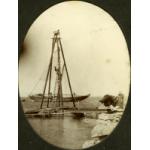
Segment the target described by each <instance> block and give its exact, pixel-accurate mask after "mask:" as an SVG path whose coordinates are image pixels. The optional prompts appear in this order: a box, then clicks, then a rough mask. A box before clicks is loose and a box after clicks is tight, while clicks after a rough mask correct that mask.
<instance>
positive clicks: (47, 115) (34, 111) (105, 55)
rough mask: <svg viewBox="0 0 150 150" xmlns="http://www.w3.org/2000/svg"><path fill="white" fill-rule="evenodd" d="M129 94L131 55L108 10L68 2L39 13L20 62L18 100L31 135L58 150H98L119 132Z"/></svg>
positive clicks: (23, 46) (29, 33)
mask: <svg viewBox="0 0 150 150" xmlns="http://www.w3.org/2000/svg"><path fill="white" fill-rule="evenodd" d="M129 92H130V56H129V52H128V46H127V42H126V39H125V37H124V34H123V32H122V30H121V28H120V27H119V25H118V23H117V21H116V20H115V19H114V18H113V17H112V16H111V15H110V14H109V13H108V12H107V11H105V10H104V9H102V8H100V7H98V6H96V5H93V4H91V3H87V2H83V1H65V2H61V3H58V4H56V5H54V6H52V7H49V8H48V9H47V10H45V11H44V12H43V13H42V14H40V15H39V16H38V17H37V18H36V20H35V21H34V22H33V24H32V25H31V26H30V28H29V30H28V32H27V33H26V36H25V39H24V42H23V43H22V52H21V54H20V58H19V96H20V101H21V106H22V109H23V111H24V115H25V117H26V119H27V121H28V122H29V124H30V126H31V128H32V129H33V131H34V132H35V133H36V134H37V136H39V137H40V138H41V139H43V140H44V141H45V142H47V143H49V144H51V145H54V146H56V147H58V148H62V149H69V150H80V149H86V148H90V147H92V146H95V145H97V144H99V143H101V142H102V141H104V140H105V139H106V138H109V135H110V134H111V133H112V132H113V131H114V130H115V128H116V127H117V125H118V124H119V121H120V120H121V118H122V115H123V114H124V111H125V109H126V105H127V103H128V96H129Z"/></svg>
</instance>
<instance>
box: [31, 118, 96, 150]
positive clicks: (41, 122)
mask: <svg viewBox="0 0 150 150" xmlns="http://www.w3.org/2000/svg"><path fill="white" fill-rule="evenodd" d="M29 122H30V123H31V125H32V127H33V128H34V130H35V131H36V132H37V133H38V134H39V135H40V136H41V137H42V138H43V139H45V140H46V141H47V142H49V143H50V144H53V145H56V146H58V147H61V148H67V149H81V148H82V145H83V143H84V142H85V141H86V140H88V139H89V138H90V135H91V129H92V127H93V126H94V125H95V120H94V119H88V120H87V119H81V120H77V119H73V118H71V117H64V118H63V117H56V118H50V119H40V118H34V119H33V118H31V119H29Z"/></svg>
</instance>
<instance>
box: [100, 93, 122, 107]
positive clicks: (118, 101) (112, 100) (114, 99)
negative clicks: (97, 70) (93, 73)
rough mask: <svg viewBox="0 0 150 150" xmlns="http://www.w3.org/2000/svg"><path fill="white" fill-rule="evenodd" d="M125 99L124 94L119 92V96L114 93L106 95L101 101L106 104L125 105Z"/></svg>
mask: <svg viewBox="0 0 150 150" xmlns="http://www.w3.org/2000/svg"><path fill="white" fill-rule="evenodd" d="M123 99H124V95H123V94H122V93H119V94H118V96H113V95H105V96H104V97H103V98H102V100H100V102H101V103H103V104H104V105H105V106H110V105H112V106H114V107H115V106H119V107H123Z"/></svg>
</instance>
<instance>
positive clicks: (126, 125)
mask: <svg viewBox="0 0 150 150" xmlns="http://www.w3.org/2000/svg"><path fill="white" fill-rule="evenodd" d="M60 2H64V1H62V0H55V1H52V0H42V1H41V0H37V1H34V0H18V3H19V4H18V7H19V9H18V10H19V11H18V26H19V28H18V32H19V34H18V53H19V56H20V54H21V51H22V49H21V45H22V43H23V41H24V38H25V35H26V33H27V31H28V29H29V28H30V26H31V25H32V23H33V22H34V20H35V19H36V18H37V17H38V16H39V15H40V14H41V13H43V12H44V11H45V10H46V9H48V8H49V7H51V6H53V5H55V4H57V3H60ZM83 2H88V3H91V4H94V5H97V6H98V7H101V8H102V9H104V10H105V11H106V12H107V13H109V14H110V15H111V16H112V17H113V18H114V19H115V21H116V22H117V23H118V25H119V26H120V28H121V30H122V32H123V34H124V36H125V39H126V42H127V45H128V50H129V55H130V62H131V50H130V49H131V25H130V24H131V2H130V0H109V1H104V0H99V1H98V0H97V1H95V0H86V1H83ZM130 128H131V88H130V92H129V97H128V102H127V105H126V109H125V111H124V114H123V116H122V118H121V120H120V122H119V124H118V125H117V127H116V128H115V129H114V131H113V132H112V133H111V134H110V135H109V137H108V138H107V139H105V140H104V141H102V142H101V143H100V144H97V145H96V146H94V147H91V148H89V149H92V150H99V149H101V150H110V149H111V150H120V149H121V150H130V148H131V138H130V135H131V131H130V130H131V129H130ZM18 149H19V150H27V149H28V150H34V149H36V150H41V149H44V150H49V149H53V150H57V149H60V148H57V147H54V146H53V145H50V144H49V143H47V142H45V141H44V140H42V139H41V138H40V137H39V136H38V135H37V134H36V133H35V132H34V131H33V129H32V128H31V126H30V125H29V123H28V121H27V120H26V118H25V117H24V113H23V110H22V107H21V103H20V99H19V95H18Z"/></svg>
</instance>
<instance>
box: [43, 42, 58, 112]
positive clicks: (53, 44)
mask: <svg viewBox="0 0 150 150" xmlns="http://www.w3.org/2000/svg"><path fill="white" fill-rule="evenodd" d="M54 46H55V40H53V43H52V53H51V58H50V63H49V66H48V71H47V75H46V80H45V85H44V89H43V95H42V102H41V106H40V109H42V106H43V102H44V98H45V91H46V86H47V81H48V76H49V73H50V67H51V63H52V56H53V51H54Z"/></svg>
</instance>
